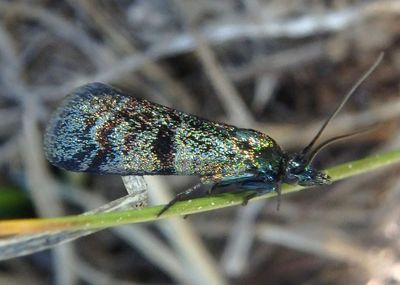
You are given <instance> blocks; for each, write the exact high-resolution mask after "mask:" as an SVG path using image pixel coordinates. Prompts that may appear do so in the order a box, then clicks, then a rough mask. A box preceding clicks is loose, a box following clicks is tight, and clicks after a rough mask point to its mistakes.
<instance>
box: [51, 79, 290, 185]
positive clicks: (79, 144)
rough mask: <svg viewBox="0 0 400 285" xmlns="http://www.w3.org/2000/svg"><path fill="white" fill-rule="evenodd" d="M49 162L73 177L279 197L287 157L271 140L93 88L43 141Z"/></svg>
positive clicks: (78, 95) (69, 106)
mask: <svg viewBox="0 0 400 285" xmlns="http://www.w3.org/2000/svg"><path fill="white" fill-rule="evenodd" d="M44 145H45V147H44V149H45V154H46V156H47V159H48V160H49V161H50V162H51V163H52V164H54V165H56V166H58V167H60V168H63V169H66V170H71V171H84V172H92V173H97V174H118V175H198V176H200V177H201V180H202V182H203V183H210V182H213V183H216V185H217V186H225V185H230V184H233V183H235V184H238V185H239V186H241V187H242V188H245V189H262V188H263V189H264V191H271V190H275V186H276V184H277V183H278V182H279V181H281V180H282V177H281V176H282V175H283V173H284V167H285V164H286V158H285V156H284V154H283V153H282V151H281V149H280V147H279V146H278V145H277V143H276V142H275V141H274V140H273V139H272V138H270V137H268V136H267V135H265V134H263V133H260V132H257V131H254V130H249V129H240V128H236V127H234V126H230V125H226V124H221V123H216V122H211V121H208V120H205V119H202V118H199V117H196V116H193V115H189V114H186V113H184V112H179V111H177V110H175V109H171V108H168V107H165V106H161V105H158V104H155V103H151V102H149V101H146V100H142V99H137V98H134V97H132V96H128V95H125V94H123V93H122V92H121V91H119V90H116V89H114V88H112V87H110V86H108V85H105V84H102V83H91V84H87V85H85V86H82V87H80V88H78V89H77V90H75V91H73V92H72V93H71V94H70V95H68V96H67V97H66V99H65V100H64V102H63V104H62V105H61V106H60V107H59V108H58V109H57V110H56V112H55V113H54V114H53V116H52V117H51V119H50V122H49V124H48V126H47V129H46V134H45V138H44Z"/></svg>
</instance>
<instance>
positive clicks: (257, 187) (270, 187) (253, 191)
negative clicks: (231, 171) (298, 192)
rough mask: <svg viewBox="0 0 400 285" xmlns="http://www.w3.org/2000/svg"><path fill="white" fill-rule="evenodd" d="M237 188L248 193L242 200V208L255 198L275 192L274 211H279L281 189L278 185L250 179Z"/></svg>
mask: <svg viewBox="0 0 400 285" xmlns="http://www.w3.org/2000/svg"><path fill="white" fill-rule="evenodd" d="M239 187H241V188H242V189H244V190H248V191H249V194H248V195H247V196H245V197H244V198H243V203H242V205H243V206H246V205H247V203H248V202H249V200H251V199H253V198H255V197H257V196H261V195H263V194H265V193H269V192H276V193H277V200H278V204H277V207H276V209H277V210H279V207H280V204H281V187H280V184H279V183H271V182H268V181H263V180H259V179H252V180H248V181H244V182H242V183H240V185H239Z"/></svg>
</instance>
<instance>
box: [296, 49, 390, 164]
mask: <svg viewBox="0 0 400 285" xmlns="http://www.w3.org/2000/svg"><path fill="white" fill-rule="evenodd" d="M383 56H384V52H381V53H380V54H379V57H378V59H377V60H376V61H375V63H374V64H373V65H372V66H371V67H370V68H369V69H368V71H367V72H366V73H365V74H364V75H363V76H362V77H361V78H360V79H358V81H357V82H356V84H354V85H353V87H352V88H351V89H350V91H349V92H348V93H347V94H346V96H345V97H344V98H343V100H342V102H340V104H339V106H338V107H337V108H336V110H335V111H334V112H333V113H332V114H331V115H330V116H329V118H328V119H327V120H326V121H325V122H324V124H323V125H322V127H321V128H320V129H319V131H318V133H317V134H316V135H315V137H314V138H313V139H312V140H311V142H310V143H309V144H308V145H307V146H306V147H305V148H304V149H303V150H302V151H301V155H303V156H305V155H307V153H308V152H309V151H310V150H311V149H312V147H313V146H314V144H315V143H316V141H317V140H318V139H319V137H320V136H321V134H322V132H323V131H324V130H325V128H326V127H327V126H328V124H329V123H330V121H332V119H333V118H334V117H335V116H336V115H337V114H338V113H339V112H340V110H341V109H342V108H343V106H344V105H345V104H346V102H347V101H348V100H349V98H350V97H351V96H352V95H353V94H354V93H355V92H356V91H357V89H358V87H360V85H361V84H362V83H363V82H364V81H365V80H366V79H367V78H368V77H369V76H370V75H371V73H372V72H374V71H375V69H376V68H377V67H378V65H379V64H380V63H381V61H382V59H383ZM357 133H358V132H357ZM348 136H350V134H349V135H344V137H343V136H339V137H336V139H337V140H339V139H342V137H343V138H345V137H348ZM329 141H330V140H328V141H326V142H329ZM334 141H336V140H335V138H333V141H330V142H329V143H328V144H330V143H332V142H334ZM328 144H326V145H328ZM326 145H324V144H321V145H320V146H319V147H318V148H317V149H318V151H319V150H321V149H322V148H323V147H325V146H326ZM318 151H313V154H314V156H315V154H317V153H318ZM311 160H312V159H311Z"/></svg>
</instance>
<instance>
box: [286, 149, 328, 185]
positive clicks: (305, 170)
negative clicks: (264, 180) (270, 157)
mask: <svg viewBox="0 0 400 285" xmlns="http://www.w3.org/2000/svg"><path fill="white" fill-rule="evenodd" d="M283 182H285V183H288V184H299V185H301V186H314V185H325V184H330V183H331V180H330V177H329V176H328V175H327V174H326V173H324V172H323V171H320V170H317V169H316V168H315V167H313V166H311V165H310V164H308V163H307V161H306V160H305V158H304V156H303V155H301V154H293V155H290V156H289V157H288V159H287V161H286V166H285V169H284V175H283Z"/></svg>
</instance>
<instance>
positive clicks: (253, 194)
mask: <svg viewBox="0 0 400 285" xmlns="http://www.w3.org/2000/svg"><path fill="white" fill-rule="evenodd" d="M259 195H260V194H259V193H257V192H250V193H249V194H248V195H246V196H245V197H244V198H243V201H242V206H246V205H247V203H248V202H249V201H250V200H251V199H253V198H255V197H257V196H259Z"/></svg>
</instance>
